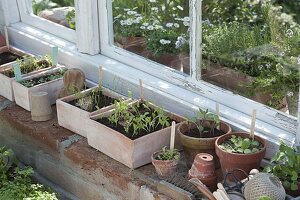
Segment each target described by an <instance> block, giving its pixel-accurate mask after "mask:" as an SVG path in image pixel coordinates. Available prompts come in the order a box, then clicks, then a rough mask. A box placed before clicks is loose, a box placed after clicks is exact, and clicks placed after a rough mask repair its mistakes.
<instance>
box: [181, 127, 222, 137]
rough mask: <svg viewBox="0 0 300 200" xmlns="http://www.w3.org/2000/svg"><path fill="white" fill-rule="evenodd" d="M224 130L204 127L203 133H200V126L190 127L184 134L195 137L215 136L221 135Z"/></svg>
mask: <svg viewBox="0 0 300 200" xmlns="http://www.w3.org/2000/svg"><path fill="white" fill-rule="evenodd" d="M224 134H225V133H223V132H222V131H220V130H219V129H216V128H215V129H214V131H210V128H204V133H202V134H201V136H200V133H199V130H198V128H193V129H190V131H187V132H186V133H184V135H186V136H189V137H194V138H214V137H219V136H221V135H224Z"/></svg>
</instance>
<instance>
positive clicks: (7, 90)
mask: <svg viewBox="0 0 300 200" xmlns="http://www.w3.org/2000/svg"><path fill="white" fill-rule="evenodd" d="M5 52H11V53H13V54H16V55H18V56H24V55H29V54H28V53H25V52H23V51H21V50H19V49H16V48H14V47H7V46H5V47H1V48H0V54H1V53H5ZM15 62H16V61H13V62H9V63H5V64H3V65H0V86H1V87H0V95H1V96H3V97H5V98H7V99H8V100H10V101H14V95H13V90H12V81H13V80H15V78H9V77H7V76H5V75H4V74H2V73H1V72H3V71H5V70H10V69H11V68H12V65H13V64H14V63H15Z"/></svg>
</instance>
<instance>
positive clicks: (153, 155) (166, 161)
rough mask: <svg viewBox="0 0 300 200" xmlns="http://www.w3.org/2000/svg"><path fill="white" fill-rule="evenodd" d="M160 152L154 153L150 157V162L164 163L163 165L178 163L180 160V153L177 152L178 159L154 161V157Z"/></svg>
mask: <svg viewBox="0 0 300 200" xmlns="http://www.w3.org/2000/svg"><path fill="white" fill-rule="evenodd" d="M161 152H162V150H160V151H156V152H154V153H153V154H152V155H151V160H152V161H156V162H164V163H172V162H174V161H175V162H178V161H179V160H180V157H181V156H180V153H179V152H178V155H179V158H178V159H177V160H176V159H173V160H158V159H156V156H157V155H158V154H160V153H161Z"/></svg>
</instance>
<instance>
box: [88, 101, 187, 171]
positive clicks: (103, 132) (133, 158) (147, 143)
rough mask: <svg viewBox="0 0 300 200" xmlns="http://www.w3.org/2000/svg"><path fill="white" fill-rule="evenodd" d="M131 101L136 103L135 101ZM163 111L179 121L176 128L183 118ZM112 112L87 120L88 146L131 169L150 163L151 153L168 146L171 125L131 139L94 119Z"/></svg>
mask: <svg viewBox="0 0 300 200" xmlns="http://www.w3.org/2000/svg"><path fill="white" fill-rule="evenodd" d="M132 103H137V101H134V102H132ZM153 106H154V105H153ZM165 112H166V114H167V115H168V116H169V117H170V118H171V119H172V120H174V121H177V122H179V123H177V125H176V130H177V126H178V125H179V124H180V123H182V122H183V121H184V120H185V119H184V118H183V117H181V116H178V115H176V114H174V113H171V112H168V111H165ZM112 113H113V110H110V111H107V112H105V113H102V114H98V115H95V116H92V117H91V119H90V120H88V121H87V123H86V126H85V128H86V131H87V139H88V144H89V145H90V146H92V147H94V148H95V149H97V150H99V151H101V152H102V153H104V154H106V155H108V156H109V157H111V158H113V159H115V160H117V161H119V162H121V163H123V164H124V165H126V166H128V167H129V168H132V169H135V168H138V167H141V166H143V165H145V164H148V163H151V155H152V154H153V153H154V152H156V151H159V150H161V149H162V148H163V147H164V146H167V147H169V145H170V137H171V126H170V127H167V128H164V129H162V130H159V131H155V132H152V133H150V134H148V135H145V136H143V137H140V138H138V139H135V140H131V139H130V138H128V137H126V136H125V135H123V134H122V133H120V132H118V131H115V130H113V129H111V128H110V127H107V126H105V125H103V124H101V123H99V122H97V121H96V120H97V119H99V118H101V117H107V116H109V115H111V114H112ZM176 134H177V133H176ZM177 143H178V141H177Z"/></svg>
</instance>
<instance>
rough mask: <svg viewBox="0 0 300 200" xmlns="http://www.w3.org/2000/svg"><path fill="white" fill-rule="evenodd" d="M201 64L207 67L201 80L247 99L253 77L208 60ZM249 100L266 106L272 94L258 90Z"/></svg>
mask: <svg viewBox="0 0 300 200" xmlns="http://www.w3.org/2000/svg"><path fill="white" fill-rule="evenodd" d="M203 62H204V63H205V64H206V66H207V71H206V73H205V72H204V73H202V79H203V80H204V81H206V82H209V83H211V84H213V85H217V86H219V87H222V88H224V89H227V90H230V91H233V92H235V93H239V94H241V95H243V96H246V97H247V93H248V92H249V89H248V87H251V84H252V83H253V81H254V80H255V77H252V76H249V75H247V74H245V73H243V72H241V71H238V70H235V69H231V68H228V67H224V66H222V65H220V64H218V63H214V62H211V61H209V60H204V61H203ZM249 98H250V99H252V100H254V101H257V102H260V103H263V104H266V103H267V102H268V101H270V100H272V94H271V93H270V92H268V93H265V92H263V91H262V90H261V89H259V88H258V89H256V90H255V92H254V94H253V95H252V96H250V97H249ZM280 107H282V106H280Z"/></svg>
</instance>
